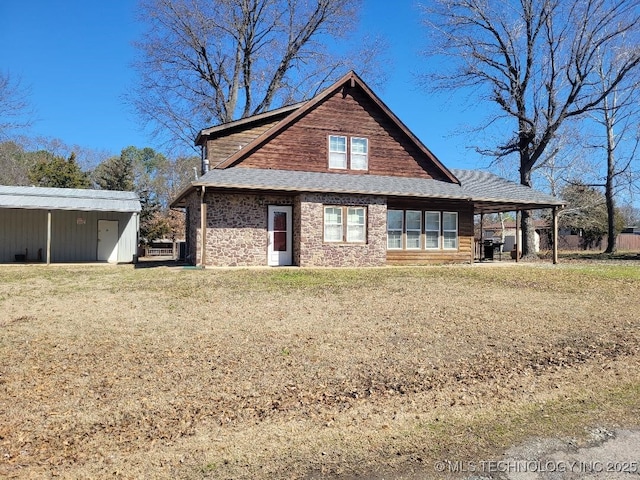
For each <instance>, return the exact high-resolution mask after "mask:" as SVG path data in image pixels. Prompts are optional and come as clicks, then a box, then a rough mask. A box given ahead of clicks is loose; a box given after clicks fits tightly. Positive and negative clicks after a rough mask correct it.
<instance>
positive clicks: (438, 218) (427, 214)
mask: <svg viewBox="0 0 640 480" xmlns="http://www.w3.org/2000/svg"><path fill="white" fill-rule="evenodd" d="M423 225H424V226H423ZM458 246H459V240H458V212H437V211H422V210H390V209H389V210H387V249H388V250H441V249H442V250H456V249H457V248H458Z"/></svg>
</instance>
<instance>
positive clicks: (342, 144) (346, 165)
mask: <svg viewBox="0 0 640 480" xmlns="http://www.w3.org/2000/svg"><path fill="white" fill-rule="evenodd" d="M347 139H348V140H349V141H347ZM329 168H335V169H340V170H346V169H351V170H368V169H369V140H367V139H366V138H361V137H346V136H343V135H329Z"/></svg>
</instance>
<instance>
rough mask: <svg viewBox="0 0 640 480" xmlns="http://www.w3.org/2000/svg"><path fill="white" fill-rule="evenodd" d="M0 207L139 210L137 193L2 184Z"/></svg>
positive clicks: (108, 210) (109, 210) (111, 210)
mask: <svg viewBox="0 0 640 480" xmlns="http://www.w3.org/2000/svg"><path fill="white" fill-rule="evenodd" d="M0 208H27V209H46V210H79V211H106V212H139V211H140V210H141V206H140V199H139V198H138V195H137V194H136V193H135V192H116V191H111V190H88V189H79V188H44V187H13V186H0Z"/></svg>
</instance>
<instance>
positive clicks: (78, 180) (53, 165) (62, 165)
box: [28, 152, 91, 188]
mask: <svg viewBox="0 0 640 480" xmlns="http://www.w3.org/2000/svg"><path fill="white" fill-rule="evenodd" d="M37 156H38V157H40V158H39V159H38V161H37V162H36V163H35V164H34V165H32V166H31V167H30V168H29V172H28V177H29V181H30V182H31V183H32V184H34V185H36V186H38V187H57V188H89V187H90V186H91V183H90V181H89V174H87V173H86V172H83V171H82V169H81V168H80V167H79V166H78V163H77V162H76V154H75V153H72V154H71V155H70V156H69V158H68V159H67V160H65V159H64V157H59V156H56V155H52V154H51V153H49V152H37Z"/></svg>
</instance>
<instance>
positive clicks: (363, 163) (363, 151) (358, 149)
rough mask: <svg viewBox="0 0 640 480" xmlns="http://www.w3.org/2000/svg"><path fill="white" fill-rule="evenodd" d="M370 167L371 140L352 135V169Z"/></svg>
mask: <svg viewBox="0 0 640 480" xmlns="http://www.w3.org/2000/svg"><path fill="white" fill-rule="evenodd" d="M368 168H369V141H368V140H367V139H366V138H358V137H351V170H367V169H368Z"/></svg>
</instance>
